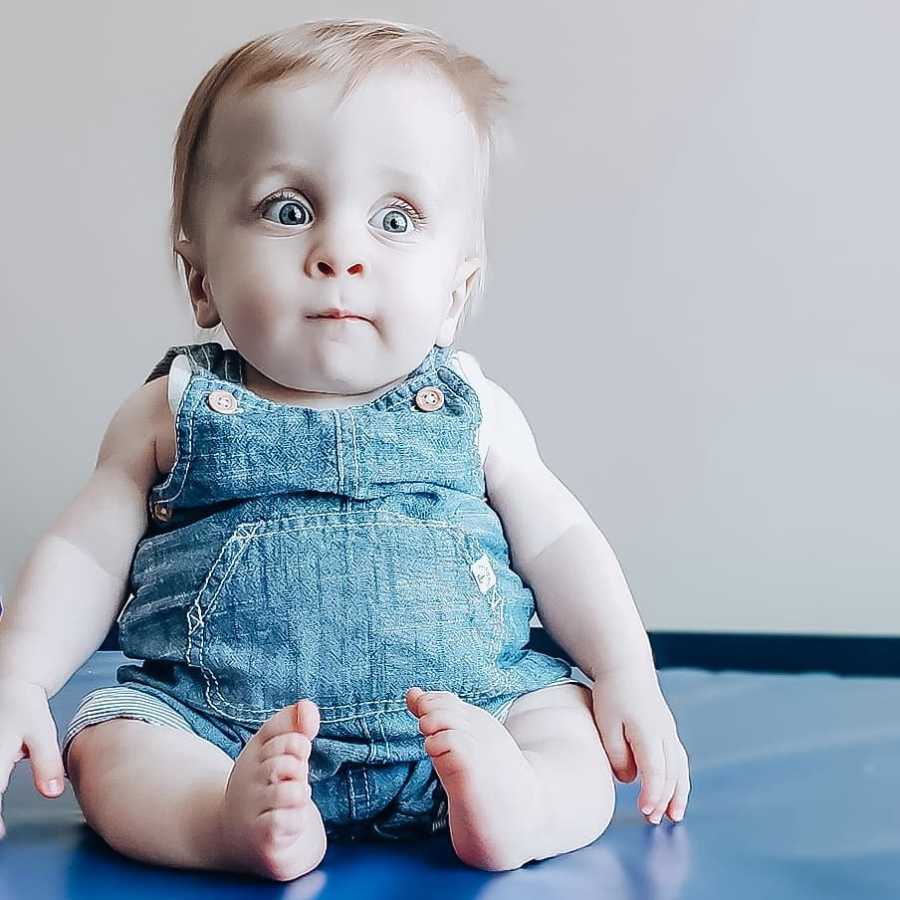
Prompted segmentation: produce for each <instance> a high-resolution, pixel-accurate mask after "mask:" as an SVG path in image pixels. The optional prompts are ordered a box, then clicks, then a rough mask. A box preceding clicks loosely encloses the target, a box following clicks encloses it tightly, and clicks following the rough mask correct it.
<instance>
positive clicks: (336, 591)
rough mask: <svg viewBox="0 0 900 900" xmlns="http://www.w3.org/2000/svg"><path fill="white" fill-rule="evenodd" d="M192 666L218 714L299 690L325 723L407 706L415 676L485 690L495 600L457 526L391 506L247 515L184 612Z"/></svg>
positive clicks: (475, 549)
mask: <svg viewBox="0 0 900 900" xmlns="http://www.w3.org/2000/svg"><path fill="white" fill-rule="evenodd" d="M187 618H188V655H187V658H188V661H189V662H190V663H191V664H193V665H196V666H198V667H199V668H200V669H201V670H202V672H203V675H204V679H205V681H206V685H207V691H206V696H207V701H208V702H209V704H210V706H211V707H212V708H213V709H215V710H216V712H218V713H219V714H220V715H222V716H224V717H231V718H234V719H239V720H243V721H251V722H258V721H262V720H264V719H265V718H267V717H268V716H270V715H272V714H273V713H274V712H276V711H277V710H278V709H280V708H281V707H283V706H285V705H287V704H289V703H293V702H295V701H296V700H299V699H301V698H303V697H310V698H312V699H313V700H315V701H316V703H318V705H319V707H320V712H321V715H322V718H323V721H333V722H334V721H341V720H343V719H350V718H353V717H358V716H360V715H366V714H368V713H370V712H372V713H374V712H384V711H390V710H403V709H405V706H406V704H405V700H404V694H405V692H406V690H407V689H408V688H409V687H412V686H414V685H416V686H419V687H422V688H424V689H426V690H449V691H454V692H456V693H459V694H460V695H462V696H467V697H477V696H480V695H483V694H484V695H487V694H490V693H492V691H493V690H494V688H495V687H496V684H497V680H496V678H497V676H496V666H495V658H496V654H497V650H498V647H499V645H500V639H501V636H502V624H503V605H502V599H501V598H500V595H499V594H498V592H497V583H496V577H495V576H494V573H493V566H492V563H491V560H490V558H489V557H488V556H487V554H485V553H484V551H483V550H482V547H481V545H480V544H479V542H478V541H477V540H476V539H475V538H474V537H473V536H471V535H470V534H468V533H467V532H466V531H465V530H463V529H462V528H460V526H459V525H457V524H455V523H453V522H448V521H445V520H440V519H417V518H412V517H406V516H402V515H399V514H396V513H386V512H384V511H379V512H374V513H373V512H364V511H358V510H355V509H354V510H349V511H346V512H335V513H318V514H310V515H299V516H290V517H284V518H275V519H267V520H262V521H258V522H247V523H242V524H241V525H239V526H238V527H237V528H236V529H235V530H234V532H233V534H232V535H231V537H230V538H229V539H228V540H227V541H226V542H225V544H224V546H223V547H222V552H221V553H220V554H219V557H218V558H217V559H216V561H215V563H214V564H213V566H212V568H211V570H210V572H209V575H208V577H207V578H206V580H205V583H204V585H203V587H202V589H201V590H200V592H199V594H198V595H197V597H196V600H195V602H194V604H193V605H192V607H191V608H190V609H189V610H188V614H187Z"/></svg>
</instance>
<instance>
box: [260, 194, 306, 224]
mask: <svg viewBox="0 0 900 900" xmlns="http://www.w3.org/2000/svg"><path fill="white" fill-rule="evenodd" d="M277 203H283V204H284V205H283V206H282V207H281V209H279V210H278V213H277V219H269V221H270V222H271V221H277V223H278V224H279V225H309V223H310V222H311V221H312V211H311V210H310V209H309V207H308V206H306V205H305V204H304V203H301V202H300V201H299V200H297V198H296V197H294V196H292V195H291V194H277V195H276V196H274V197H270V198H269V199H268V200H266V201H265V202H264V203H263V206H262V210H263V212H265V211H266V210H267V209H268V208H269V207H270V206H274V205H276V204H277ZM263 218H264V219H266V218H268V217H267V216H265V215H264V216H263Z"/></svg>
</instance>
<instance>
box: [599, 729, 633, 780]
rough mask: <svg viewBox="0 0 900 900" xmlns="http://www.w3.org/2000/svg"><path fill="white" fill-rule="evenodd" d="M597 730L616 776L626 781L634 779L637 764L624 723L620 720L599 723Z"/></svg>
mask: <svg viewBox="0 0 900 900" xmlns="http://www.w3.org/2000/svg"><path fill="white" fill-rule="evenodd" d="M597 730H598V731H599V732H600V740H601V741H602V743H603V749H604V750H605V751H606V755H607V757H608V759H609V764H610V766H611V768H612V770H613V772H614V773H615V775H616V778H618V779H619V781H624V782H629V781H634V778H635V776H636V775H637V766H636V765H635V762H634V756H633V755H632V753H631V748H630V747H629V746H628V742H627V741H626V740H625V733H624V723H623V722H621V721H619V720H611V721H609V722H601V723H598V725H597Z"/></svg>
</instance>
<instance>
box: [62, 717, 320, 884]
mask: <svg viewBox="0 0 900 900" xmlns="http://www.w3.org/2000/svg"><path fill="white" fill-rule="evenodd" d="M298 713H299V719H298ZM318 727H319V716H318V709H317V707H316V706H315V704H313V703H311V701H309V700H304V701H301V703H299V704H293V705H291V706H288V707H285V708H284V709H282V710H280V711H279V712H278V713H276V714H275V715H274V716H272V717H271V718H270V719H269V720H268V721H267V722H265V723H264V724H263V726H262V727H261V728H260V729H259V731H257V733H256V734H255V735H254V736H253V737H252V738H251V739H250V741H248V742H247V745H246V746H245V747H244V749H243V750H242V751H241V753H240V754H239V755H238V757H237V759H236V760H234V761H233V762H232V760H231V758H230V757H229V756H228V755H227V754H226V753H224V752H223V751H222V750H220V749H219V748H218V747H216V746H215V745H214V744H212V743H210V742H209V741H206V740H204V739H202V738H200V737H198V736H196V735H192V734H188V733H187V732H186V731H182V730H180V729H177V728H169V727H165V726H158V725H151V724H149V723H147V722H142V721H138V720H136V719H110V720H108V721H105V722H100V723H98V724H95V725H91V726H90V727H87V728H85V729H84V730H83V731H81V732H79V733H78V734H77V735H76V736H75V738H73V740H72V742H71V744H70V745H69V751H68V756H67V768H68V772H69V779H70V780H71V782H72V787H73V788H74V790H75V795H76V797H77V799H78V802H79V804H80V805H81V809H82V811H83V812H84V816H85V819H86V820H87V822H88V824H89V825H90V826H91V827H92V828H93V829H94V830H95V831H96V832H97V833H98V834H99V835H100V836H101V837H102V838H103V839H104V840H105V841H106V842H107V843H108V844H109V845H110V846H111V847H113V848H114V849H116V850H118V851H119V852H120V853H124V854H125V855H127V856H131V857H134V858H135V859H140V860H142V861H146V862H151V863H156V864H160V865H165V866H173V867H176V868H201V869H216V870H224V871H231V872H250V873H254V874H257V875H261V876H263V877H266V878H272V879H274V880H277V881H289V880H291V879H293V878H297V877H298V876H299V875H302V874H304V873H306V872H308V871H310V870H311V869H314V868H315V867H316V866H317V865H318V864H319V862H320V861H321V859H322V857H323V856H324V855H325V849H326V838H325V830H324V826H323V824H322V818H321V816H320V815H319V810H318V809H317V808H316V805H315V804H314V803H313V801H312V798H311V790H310V787H309V781H308V760H309V752H310V749H311V747H312V744H311V740H312V737H314V736H315V734H316V733H317V732H318Z"/></svg>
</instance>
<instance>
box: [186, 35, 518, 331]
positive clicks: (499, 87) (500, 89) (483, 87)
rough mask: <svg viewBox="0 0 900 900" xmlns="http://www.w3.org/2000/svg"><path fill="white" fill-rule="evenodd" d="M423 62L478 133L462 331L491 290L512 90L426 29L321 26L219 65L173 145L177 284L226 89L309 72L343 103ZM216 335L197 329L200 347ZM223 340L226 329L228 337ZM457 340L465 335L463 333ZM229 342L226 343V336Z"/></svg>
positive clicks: (245, 48) (270, 39) (276, 38)
mask: <svg viewBox="0 0 900 900" xmlns="http://www.w3.org/2000/svg"><path fill="white" fill-rule="evenodd" d="M404 62H409V63H416V62H423V63H426V64H431V65H432V66H433V67H434V68H435V69H436V70H437V71H438V72H439V73H441V74H443V76H444V77H445V78H446V79H447V81H448V82H449V84H450V85H451V86H452V87H453V88H454V89H455V90H456V92H457V93H458V95H459V98H460V99H461V101H462V103H463V106H464V108H465V110H466V112H467V114H468V115H469V117H470V120H471V122H472V124H473V126H474V129H475V134H476V137H477V140H478V148H477V152H476V160H475V176H476V177H475V184H476V197H475V198H474V200H475V207H476V210H475V219H474V222H473V226H472V253H473V255H475V256H477V257H478V258H479V259H480V260H481V261H482V265H481V269H480V270H479V272H478V273H477V275H476V281H475V284H474V285H473V286H472V292H471V293H470V295H469V301H468V302H467V303H466V308H465V309H464V311H463V316H462V319H461V320H460V323H459V328H461V327H462V324H463V321H465V319H466V318H467V317H468V315H469V314H470V312H471V307H473V306H475V305H476V304H477V305H478V306H479V307H480V301H481V297H482V296H483V294H484V289H485V283H486V267H487V258H486V246H485V245H486V240H485V223H484V211H485V207H486V204H487V194H488V182H489V174H490V171H491V161H492V159H493V157H494V155H495V152H496V151H497V150H498V149H499V150H503V149H506V148H508V147H509V146H510V143H509V140H508V132H507V131H506V130H505V127H504V126H505V123H504V122H503V120H502V116H501V113H502V110H503V107H504V106H505V105H506V104H507V103H508V99H507V97H506V95H505V93H504V91H505V88H506V87H507V86H508V84H509V83H508V82H507V81H505V80H504V79H502V78H499V77H498V76H497V75H495V74H494V73H493V72H492V71H491V70H490V69H489V68H488V66H487V65H485V63H484V62H482V61H481V60H480V59H478V58H477V57H475V56H472V55H470V54H468V53H464V52H462V51H460V50H459V49H458V48H457V47H456V46H455V45H453V44H451V43H449V42H448V41H446V40H445V39H444V38H443V37H441V36H440V35H439V34H437V33H436V32H434V31H431V30H430V29H427V28H422V27H419V26H415V25H408V24H405V23H402V22H389V21H386V20H383V19H319V20H314V21H307V22H301V23H299V24H297V25H294V26H291V27H289V28H285V29H283V30H281V31H276V32H271V33H269V34H264V35H260V36H259V37H257V38H254V39H253V40H250V41H247V42H246V43H245V44H242V45H241V46H240V47H238V48H237V49H235V50H233V51H231V52H230V53H228V54H226V55H225V56H223V57H221V58H220V59H219V60H218V61H217V62H216V63H215V64H214V65H213V66H212V68H211V69H210V70H209V71H208V72H207V73H206V75H204V77H203V79H202V80H201V81H200V83H199V84H198V85H197V87H196V88H195V89H194V92H193V94H192V95H191V97H190V99H189V100H188V103H187V106H186V107H185V110H184V113H183V114H182V116H181V121H180V122H179V124H178V130H177V133H176V139H175V154H174V163H173V172H172V197H173V199H172V212H171V219H170V226H171V235H170V237H171V242H172V252H173V256H174V264H175V273H176V277H177V276H178V270H179V260H181V262H182V266H183V275H184V282H185V285H187V279H188V270H187V266H185V265H184V260H182V259H181V254H180V253H179V252H178V250H177V249H176V244H177V242H178V240H180V239H181V235H182V232H183V233H184V238H185V239H187V240H189V239H191V237H192V236H196V232H197V231H198V230H199V226H198V225H197V222H196V221H195V215H196V213H197V206H198V205H199V204H198V203H197V193H198V186H199V185H200V184H201V183H202V182H203V180H204V179H205V178H207V177H208V170H207V167H206V162H205V160H204V146H203V145H204V141H205V138H206V134H207V130H208V126H209V119H210V115H211V112H212V108H213V105H214V104H215V101H216V98H217V97H218V96H219V94H220V93H221V92H222V91H224V90H225V89H226V88H229V87H234V88H236V89H237V90H249V89H252V88H254V87H258V86H262V85H265V84H270V83H272V82H275V81H278V80H280V79H283V78H286V77H288V76H290V75H297V74H300V73H302V72H304V71H307V70H313V71H315V72H322V73H326V72H327V73H338V74H342V75H345V76H346V82H345V85H344V88H343V91H342V93H341V100H343V99H345V98H346V97H347V96H348V95H349V94H350V93H351V92H352V91H353V90H354V88H355V87H356V86H357V85H358V84H359V83H360V82H361V81H362V80H363V79H364V78H365V77H366V75H367V74H368V73H369V72H371V71H372V70H373V69H374V68H376V67H377V66H379V65H385V64H399V63H404ZM219 328H221V323H220V324H219V326H217V328H216V329H204V328H199V327H198V328H197V329H196V331H197V335H196V336H195V340H196V339H199V338H200V337H201V336H202V335H204V334H206V335H208V334H210V333H214V332H215V331H217V330H218V329H219ZM223 332H224V329H223ZM457 333H459V329H458V330H457ZM223 336H225V337H227V335H223Z"/></svg>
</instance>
